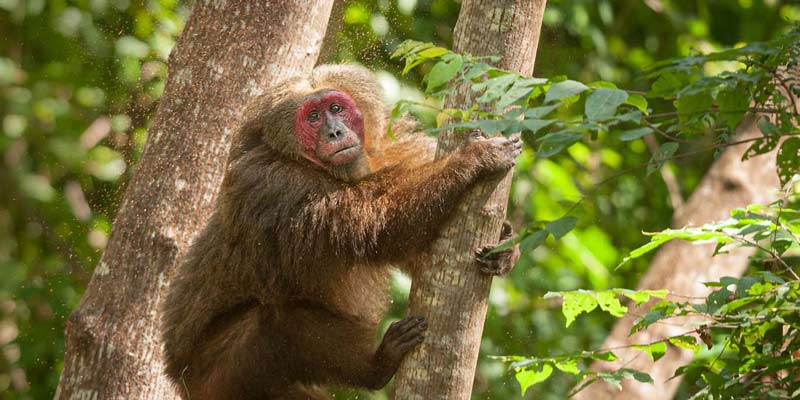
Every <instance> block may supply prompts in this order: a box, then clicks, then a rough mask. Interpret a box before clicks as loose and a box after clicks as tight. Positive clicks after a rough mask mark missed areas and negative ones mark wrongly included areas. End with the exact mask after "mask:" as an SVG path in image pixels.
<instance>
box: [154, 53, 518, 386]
mask: <svg viewBox="0 0 800 400" xmlns="http://www.w3.org/2000/svg"><path fill="white" fill-rule="evenodd" d="M243 115H244V117H243V122H242V124H241V128H240V129H239V130H238V132H237V133H236V135H235V136H234V139H233V140H234V143H233V145H232V147H231V151H230V156H229V160H228V164H227V168H226V172H225V176H224V178H223V183H222V185H221V189H220V194H219V197H218V200H217V204H216V208H215V210H214V212H213V213H212V214H211V216H210V218H209V222H208V223H207V225H206V226H205V228H204V229H203V230H202V231H201V232H200V233H199V234H198V236H197V237H196V238H195V239H194V240H193V242H192V243H191V245H190V247H189V250H188V251H187V254H186V255H185V256H184V258H183V261H182V262H181V263H180V264H179V266H178V268H177V271H176V272H175V274H174V275H173V276H172V277H170V283H169V286H168V289H167V294H166V296H165V300H164V301H163V304H162V312H163V315H162V341H163V346H164V347H163V349H164V359H165V372H166V374H167V376H168V377H169V378H170V379H171V380H172V381H173V382H174V383H175V384H176V387H177V389H178V391H179V392H180V393H181V394H182V396H184V398H185V399H192V400H202V399H212V400H215V399H325V398H328V397H327V395H326V392H325V390H324V388H325V387H327V386H340V387H357V388H366V389H372V390H377V389H380V388H381V387H383V386H384V385H386V383H387V382H388V381H389V380H390V379H391V377H392V376H393V375H394V373H395V371H396V369H397V367H398V365H399V363H400V361H401V360H402V358H403V356H404V355H405V354H406V353H407V352H409V351H410V350H411V349H413V348H414V347H415V346H417V345H418V344H419V343H420V342H421V341H422V340H423V338H424V332H425V329H426V327H427V322H426V321H425V319H424V318H423V317H420V316H409V317H406V318H404V319H401V320H399V321H397V322H395V323H393V324H391V326H390V327H389V328H388V330H387V331H386V332H385V334H384V336H383V339H382V340H381V341H380V343H379V344H377V345H376V343H375V342H376V340H375V335H376V331H377V329H378V325H379V323H380V320H381V318H382V316H383V314H384V312H385V311H386V309H387V306H388V300H389V298H388V286H389V285H388V279H389V272H390V270H391V268H392V266H399V267H401V268H407V269H408V267H407V264H409V263H407V261H408V260H409V259H411V258H413V257H419V256H421V255H422V254H424V252H425V250H426V246H427V245H428V244H429V243H430V242H431V241H432V240H433V239H435V238H436V237H437V235H438V233H439V231H438V228H439V227H440V226H442V224H443V223H444V222H446V220H447V218H449V217H450V216H451V214H452V213H453V210H454V208H455V207H456V205H457V204H458V203H459V200H460V198H461V197H462V195H463V194H464V193H466V192H467V191H468V190H469V188H470V187H472V186H473V185H474V184H475V183H476V182H479V181H482V180H489V179H498V177H500V176H502V175H503V174H504V173H505V172H506V171H508V170H509V169H510V168H512V167H513V165H514V163H515V159H516V157H517V156H518V155H519V154H520V152H521V148H522V143H521V141H520V139H519V137H518V136H512V137H510V138H504V137H493V138H484V137H483V136H481V135H480V134H477V133H473V134H470V136H469V139H468V140H466V141H465V143H464V144H463V145H462V146H461V147H460V148H459V149H458V150H457V151H456V152H454V153H453V154H451V155H449V156H446V157H444V158H440V159H436V160H434V158H433V152H432V150H433V148H434V147H433V146H432V140H431V139H430V138H428V137H426V136H425V135H423V134H422V133H420V132H416V131H415V128H414V127H413V124H412V123H404V122H402V121H401V122H398V123H397V124H395V125H394V129H395V132H396V136H397V137H396V138H395V139H391V138H388V137H387V135H386V134H385V132H386V126H387V124H388V118H387V113H386V105H385V104H384V103H383V101H382V98H381V91H380V86H379V84H378V83H377V81H376V79H375V78H374V76H373V75H372V73H371V72H370V71H369V70H367V69H365V68H363V67H358V66H351V65H325V66H318V67H316V68H315V69H314V70H313V71H312V74H311V77H310V78H306V79H300V78H295V79H291V80H289V81H286V82H283V83H280V84H278V85H276V86H275V87H274V88H273V89H272V90H270V91H268V92H267V94H264V95H261V96H260V97H258V98H256V99H255V100H254V101H253V105H252V106H250V107H249V108H248V109H247V110H246V111H245V112H244V113H243ZM512 233H513V230H512V229H511V226H510V225H508V224H505V225H504V228H503V233H502V237H501V238H500V239H501V240H507V239H508V238H510V236H511V235H512ZM487 249H488V248H487ZM487 249H481V250H480V251H478V252H477V254H476V265H477V267H479V268H480V269H481V271H483V272H485V273H487V274H492V275H502V274H505V273H507V272H508V270H509V269H510V268H511V266H513V264H514V263H515V262H516V260H517V259H518V258H519V251H518V249H517V248H516V247H514V248H511V249H507V250H504V251H502V252H499V253H497V254H494V255H488V253H487ZM404 263H405V265H404ZM409 273H410V274H412V278H413V271H409Z"/></svg>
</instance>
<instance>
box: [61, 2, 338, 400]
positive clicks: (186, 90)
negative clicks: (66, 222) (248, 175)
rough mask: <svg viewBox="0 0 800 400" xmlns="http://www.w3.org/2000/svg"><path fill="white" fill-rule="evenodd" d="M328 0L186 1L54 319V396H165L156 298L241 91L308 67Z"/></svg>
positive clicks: (217, 164) (206, 206) (221, 158)
mask: <svg viewBox="0 0 800 400" xmlns="http://www.w3.org/2000/svg"><path fill="white" fill-rule="evenodd" d="M331 4H332V0H324V1H316V2H314V5H313V6H309V3H308V2H306V1H301V0H272V1H257V2H255V1H251V2H224V1H223V2H204V1H198V2H195V5H194V9H193V11H192V15H191V17H190V18H189V20H188V21H187V24H186V27H185V29H184V32H183V34H182V35H181V37H180V39H179V40H178V43H177V45H176V48H175V49H174V50H173V52H172V54H171V55H170V59H169V78H168V80H167V85H166V89H165V93H164V97H163V98H162V100H161V104H160V105H159V108H158V111H157V113H156V116H155V120H154V121H153V124H152V127H151V129H150V134H149V137H148V140H147V145H146V147H145V150H144V154H143V155H142V158H141V161H140V162H139V165H138V166H137V171H136V174H135V176H134V177H133V179H132V181H131V182H130V184H129V187H128V189H127V192H126V194H125V197H124V200H123V201H122V205H121V207H120V209H119V212H118V214H117V217H116V220H115V222H114V227H113V230H112V232H111V239H110V241H109V244H108V248H107V249H106V251H105V254H103V257H102V258H101V260H100V263H99V264H98V265H97V268H96V269H95V272H94V276H93V277H92V280H91V282H90V283H89V286H88V288H87V290H86V294H85V295H84V297H83V299H82V301H81V303H80V305H79V306H78V309H77V310H76V311H75V312H74V313H73V314H72V315H71V316H70V318H69V321H68V323H67V329H66V354H65V359H64V371H63V372H62V374H61V380H60V382H59V386H58V390H57V391H56V396H55V397H56V398H57V399H87V400H94V399H170V398H174V397H175V396H176V393H175V391H174V389H173V387H172V386H171V385H170V384H169V383H168V382H167V378H166V377H165V376H164V375H163V374H162V360H161V341H160V332H159V324H158V320H159V318H160V312H159V301H160V299H161V298H162V295H163V294H164V289H165V286H166V285H167V284H168V282H169V278H170V276H171V274H172V272H173V271H174V269H175V266H176V262H177V260H178V259H179V258H180V257H181V256H182V255H183V254H184V252H185V250H186V248H187V246H188V245H189V243H190V242H191V240H192V238H193V237H194V235H195V234H196V233H197V232H198V230H199V229H200V228H201V227H202V226H203V225H204V224H205V223H206V219H207V217H208V216H209V215H210V214H211V211H212V208H213V205H214V202H215V199H216V194H217V191H218V187H219V184H220V182H221V180H222V175H223V170H224V165H225V161H226V159H227V155H228V150H229V147H230V139H231V135H232V133H233V132H235V131H236V128H237V126H238V124H239V123H240V114H241V111H242V109H243V108H244V106H245V105H246V104H247V102H248V100H249V99H250V98H252V97H254V96H256V95H258V94H261V93H262V92H263V91H264V90H266V89H267V88H268V87H269V85H270V84H272V83H273V82H275V81H278V80H280V79H283V78H286V77H288V76H291V75H296V74H308V73H309V72H310V70H311V68H312V67H313V66H314V63H315V61H316V59H317V55H318V53H319V48H320V46H321V43H322V39H323V37H324V35H325V28H326V25H327V23H328V16H329V14H330V10H331Z"/></svg>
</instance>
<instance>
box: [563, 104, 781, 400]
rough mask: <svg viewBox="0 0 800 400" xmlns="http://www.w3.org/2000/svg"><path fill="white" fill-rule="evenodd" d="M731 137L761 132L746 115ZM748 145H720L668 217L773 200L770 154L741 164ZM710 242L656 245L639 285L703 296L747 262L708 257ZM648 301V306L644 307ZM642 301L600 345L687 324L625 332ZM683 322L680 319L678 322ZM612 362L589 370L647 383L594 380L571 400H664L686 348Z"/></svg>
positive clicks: (688, 218) (714, 216)
mask: <svg viewBox="0 0 800 400" xmlns="http://www.w3.org/2000/svg"><path fill="white" fill-rule="evenodd" d="M739 131H740V134H739V135H738V136H737V139H745V138H750V137H755V136H760V135H761V132H760V131H759V129H758V128H757V127H756V126H755V121H754V120H752V119H750V120H747V121H745V122H744V123H742V124H741V126H740V127H739ZM748 147H749V146H748V145H746V144H744V145H738V146H734V147H732V148H729V149H728V150H726V151H725V152H724V153H723V154H722V156H721V157H720V159H719V160H717V161H716V162H714V164H713V165H712V166H711V168H710V169H709V171H708V172H707V173H706V175H705V177H704V178H703V180H702V181H701V182H700V185H699V186H698V187H697V189H695V191H694V193H693V194H692V196H691V197H690V198H689V201H688V202H687V203H686V204H685V205H684V206H683V207H681V208H680V209H679V210H678V211H677V212H676V213H675V217H674V218H673V226H675V227H683V226H686V225H702V224H705V223H709V222H712V221H719V220H722V219H725V218H728V217H730V214H729V211H730V210H731V209H733V208H736V207H742V206H745V205H747V204H751V203H769V202H771V201H773V200H775V199H776V195H775V194H773V190H774V189H777V188H779V187H780V183H779V182H778V178H777V174H776V173H775V155H776V152H772V153H769V154H765V155H762V156H757V157H755V158H752V159H749V160H747V161H745V162H742V161H741V159H742V155H743V154H744V152H745V150H746V149H747V148H748ZM714 247H715V245H713V244H706V245H697V244H693V243H690V242H683V241H678V240H675V241H672V242H670V243H668V244H666V245H665V246H664V247H662V248H661V249H660V250H659V251H658V253H656V256H655V257H654V258H653V261H652V263H651V264H650V268H649V269H648V271H647V274H645V276H644V277H643V278H642V281H641V282H640V283H639V289H669V290H670V291H671V292H673V293H676V294H679V295H685V296H707V295H708V293H709V288H706V287H705V286H703V284H702V283H703V282H709V281H716V280H719V279H720V278H721V277H723V276H741V275H742V273H744V270H745V269H746V268H747V264H748V263H749V259H748V257H749V256H751V255H752V254H753V253H754V250H753V249H752V248H740V249H737V250H735V251H732V252H730V253H729V254H725V255H718V256H716V257H713V258H712V254H713V253H714ZM650 305H652V304H650ZM648 306H649V305H647V304H645V305H642V306H640V307H635V306H633V305H631V307H630V311H629V313H628V316H625V317H624V318H622V319H620V320H619V321H618V322H617V323H616V325H615V326H614V328H613V329H612V330H611V333H610V334H609V337H608V338H607V339H606V341H605V343H603V346H602V348H614V347H618V346H625V345H629V344H633V343H651V342H654V341H657V340H661V339H664V338H665V337H668V336H674V335H679V334H682V333H685V332H686V331H688V330H690V329H691V327H687V326H676V325H667V324H654V325H651V326H650V327H649V328H648V329H647V330H646V331H642V332H638V333H636V334H634V335H632V336H628V334H629V332H630V329H631V326H632V325H633V321H634V320H635V319H636V316H637V315H643V314H645V313H646V312H647V309H648ZM682 322H683V320H682ZM614 354H616V355H617V356H619V360H617V361H615V362H613V363H605V362H603V363H600V362H598V363H595V364H594V365H592V369H594V370H598V369H604V370H613V369H617V368H620V367H622V366H625V367H627V368H634V369H637V370H640V371H644V372H647V373H648V374H650V376H652V377H653V380H654V381H655V382H654V383H653V384H647V383H641V382H638V381H635V380H633V379H629V380H625V381H623V383H622V387H623V389H622V391H621V392H620V391H619V390H618V389H617V388H616V387H614V386H611V385H609V384H607V383H604V382H597V383H594V384H592V385H591V386H589V387H587V388H586V389H584V390H583V391H581V392H579V393H578V394H577V396H575V399H579V400H600V399H631V400H635V399H647V400H669V399H672V397H673V396H674V395H675V391H676V390H677V389H678V385H679V384H680V379H677V378H676V379H672V380H669V378H671V377H672V376H673V375H674V373H675V369H676V368H678V367H679V366H681V365H685V364H687V363H688V362H689V361H691V360H692V352H691V351H688V350H683V349H679V348H677V347H675V346H669V347H668V350H667V353H666V355H664V357H663V358H661V359H660V360H659V361H658V362H655V363H654V362H653V361H652V360H651V359H650V358H649V357H648V356H647V355H646V354H644V353H643V352H642V351H640V350H634V349H619V350H614Z"/></svg>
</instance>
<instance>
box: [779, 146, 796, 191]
mask: <svg viewBox="0 0 800 400" xmlns="http://www.w3.org/2000/svg"><path fill="white" fill-rule="evenodd" d="M776 163H777V165H778V178H780V180H781V185H786V184H787V183H789V181H791V180H792V177H793V176H794V175H795V174H797V173H798V172H800V138H796V137H793V138H789V139H786V141H784V142H783V144H782V145H781V148H780V150H778V159H777V161H776Z"/></svg>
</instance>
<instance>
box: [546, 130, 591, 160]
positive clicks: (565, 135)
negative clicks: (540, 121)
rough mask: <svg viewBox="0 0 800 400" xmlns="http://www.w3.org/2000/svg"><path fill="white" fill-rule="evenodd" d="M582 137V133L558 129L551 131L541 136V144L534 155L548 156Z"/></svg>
mask: <svg viewBox="0 0 800 400" xmlns="http://www.w3.org/2000/svg"><path fill="white" fill-rule="evenodd" d="M582 138H583V134H582V133H575V132H568V131H559V132H551V133H548V134H547V135H545V136H544V137H542V138H541V139H540V140H541V145H540V146H539V150H538V151H537V152H536V155H537V156H539V157H550V156H552V155H553V154H556V153H558V152H559V151H561V150H564V148H565V147H567V146H568V145H571V144H573V143H575V142H577V141H579V140H581V139H582Z"/></svg>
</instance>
